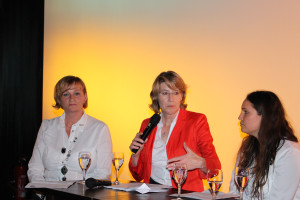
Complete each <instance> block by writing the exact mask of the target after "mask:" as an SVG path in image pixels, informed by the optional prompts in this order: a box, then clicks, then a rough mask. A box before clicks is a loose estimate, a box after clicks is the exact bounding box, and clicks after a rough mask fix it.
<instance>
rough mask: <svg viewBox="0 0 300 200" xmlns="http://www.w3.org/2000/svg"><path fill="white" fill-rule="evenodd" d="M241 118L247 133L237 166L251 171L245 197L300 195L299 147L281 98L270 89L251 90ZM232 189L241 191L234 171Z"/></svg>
mask: <svg viewBox="0 0 300 200" xmlns="http://www.w3.org/2000/svg"><path fill="white" fill-rule="evenodd" d="M239 120H240V126H241V131H242V132H244V133H247V134H248V136H246V137H245V138H244V139H243V142H242V145H241V147H240V150H239V152H238V157H237V162H236V166H238V167H240V168H250V174H251V175H250V180H249V182H248V186H247V187H246V189H245V191H244V199H268V200H279V199H282V200H292V199H300V148H299V145H298V139H297V138H296V136H295V135H294V132H293V130H292V128H291V126H290V124H289V123H288V121H287V120H286V117H285V111H284V108H283V106H282V104H281V102H280V100H279V98H278V97H277V96H276V95H275V94H274V93H273V92H270V91H256V92H252V93H250V94H248V96H247V97H246V99H245V100H244V102H243V104H242V112H241V114H240V116H239ZM230 192H234V193H238V188H237V186H236V185H235V182H234V172H233V174H232V179H231V182H230Z"/></svg>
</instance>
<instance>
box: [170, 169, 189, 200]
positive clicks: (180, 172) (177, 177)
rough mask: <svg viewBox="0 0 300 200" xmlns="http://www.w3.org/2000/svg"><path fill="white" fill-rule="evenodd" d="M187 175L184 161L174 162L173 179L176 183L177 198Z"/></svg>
mask: <svg viewBox="0 0 300 200" xmlns="http://www.w3.org/2000/svg"><path fill="white" fill-rule="evenodd" d="M186 177H187V166H186V164H184V163H174V168H173V179H174V181H175V182H176V183H177V184H178V195H177V199H178V200H180V199H181V198H180V194H181V186H182V184H183V183H184V181H185V179H186Z"/></svg>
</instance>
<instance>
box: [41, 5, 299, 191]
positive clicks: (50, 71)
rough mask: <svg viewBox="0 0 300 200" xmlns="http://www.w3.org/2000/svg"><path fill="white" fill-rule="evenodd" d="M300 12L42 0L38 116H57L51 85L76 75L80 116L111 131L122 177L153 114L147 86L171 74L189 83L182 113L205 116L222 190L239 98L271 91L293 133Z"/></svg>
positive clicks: (236, 137) (236, 138)
mask: <svg viewBox="0 0 300 200" xmlns="http://www.w3.org/2000/svg"><path fill="white" fill-rule="evenodd" d="M299 7H300V1H298V0H291V1H250V0H249V1H232V0H227V1H192V0H188V1H177V0H171V1H156V0H153V1H143V0H137V1H134V0H131V1H128V0H122V1H98V0H85V1H81V0H64V1H61V0H46V1H45V39H44V86H43V119H47V118H53V117H56V116H58V115H60V114H61V113H62V111H61V110H58V111H57V110H54V109H53V108H52V107H51V105H52V104H53V103H54V99H53V88H54V85H55V84H56V82H57V81H58V80H59V79H60V78H62V77H63V76H65V75H75V76H79V77H81V78H82V79H83V81H84V82H85V83H86V86H87V91H88V99H89V102H88V103H89V106H88V108H87V109H86V112H87V113H88V114H89V115H91V116H93V117H96V118H98V119H100V120H102V121H104V122H106V123H107V125H108V126H109V128H110V131H111V136H112V141H113V150H114V151H123V152H124V153H125V163H124V165H123V167H122V168H121V171H120V178H121V179H130V178H131V176H130V173H129V171H128V167H127V166H128V160H129V157H130V154H131V153H130V150H129V145H130V143H131V141H132V139H133V138H134V136H135V134H136V133H137V131H138V130H139V127H140V124H141V121H142V120H143V119H144V118H147V117H150V116H151V115H152V112H151V110H150V109H149V108H148V104H149V103H150V97H149V93H150V90H151V86H152V83H153V81H154V79H155V77H156V76H157V75H158V74H159V73H160V72H162V71H166V70H174V71H176V72H177V73H179V74H180V75H181V76H182V78H183V79H184V80H185V82H186V83H187V85H188V86H189V88H188V95H187V103H188V110H191V111H195V112H201V113H204V114H206V116H207V118H208V122H209V125H210V128H211V133H212V135H213V138H214V145H215V147H216V150H217V153H218V155H219V158H220V160H221V162H222V167H223V170H224V182H223V186H222V188H221V190H222V191H224V192H227V191H228V189H229V181H230V178H231V170H232V169H233V166H234V162H235V157H236V153H237V151H238V148H239V146H240V143H241V140H242V137H243V134H242V133H241V132H240V128H239V125H238V119H237V117H238V115H239V113H240V106H241V103H242V101H243V100H244V98H245V96H246V95H247V93H249V92H252V91H254V90H260V89H264V90H272V91H274V92H275V93H277V94H278V96H279V97H280V98H281V100H282V102H283V104H284V106H285V108H286V111H287V114H288V119H289V120H290V122H291V123H292V125H293V127H294V129H295V132H296V133H297V135H298V137H299V136H300V135H299V130H300V124H299V123H297V122H299V119H300V112H299V111H300V110H299V102H300V93H299V91H300V86H299V85H300V84H299V78H300V69H299V68H300V60H299V53H300V39H299V35H300V24H299V21H300V15H299ZM114 176H115V175H114V173H113V174H112V177H114Z"/></svg>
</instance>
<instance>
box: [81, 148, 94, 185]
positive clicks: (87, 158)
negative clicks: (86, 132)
mask: <svg viewBox="0 0 300 200" xmlns="http://www.w3.org/2000/svg"><path fill="white" fill-rule="evenodd" d="M78 161H79V166H80V168H81V169H82V173H83V178H82V182H81V183H83V184H84V183H85V175H86V171H87V170H88V169H89V167H90V165H91V162H92V156H91V153H90V152H86V151H82V152H79V154H78Z"/></svg>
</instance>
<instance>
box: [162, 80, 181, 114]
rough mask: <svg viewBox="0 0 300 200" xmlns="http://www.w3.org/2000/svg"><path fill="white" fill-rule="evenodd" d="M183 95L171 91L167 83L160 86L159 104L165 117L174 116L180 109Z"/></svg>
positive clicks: (177, 91) (176, 91)
mask: <svg viewBox="0 0 300 200" xmlns="http://www.w3.org/2000/svg"><path fill="white" fill-rule="evenodd" d="M181 101H182V93H181V92H180V91H179V90H177V89H176V90H172V89H170V88H169V87H168V86H167V84H166V83H161V84H160V85H159V94H158V103H159V106H160V108H161V111H162V113H163V114H164V115H174V114H176V113H177V111H178V110H179V109H180V104H181Z"/></svg>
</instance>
